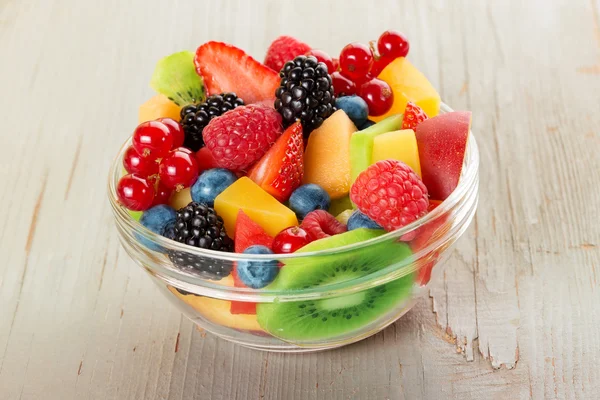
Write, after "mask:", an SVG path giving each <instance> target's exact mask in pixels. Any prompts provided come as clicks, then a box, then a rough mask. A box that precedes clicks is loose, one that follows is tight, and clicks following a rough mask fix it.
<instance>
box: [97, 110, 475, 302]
mask: <svg viewBox="0 0 600 400" xmlns="http://www.w3.org/2000/svg"><path fill="white" fill-rule="evenodd" d="M440 111H441V113H448V112H452V111H453V109H452V108H450V107H449V106H448V105H446V104H445V103H441V104H440ZM130 144H131V137H129V138H128V139H127V141H126V142H125V143H124V144H123V145H122V146H121V148H120V150H119V152H118V154H117V156H116V157H115V159H114V160H113V162H112V164H111V167H110V171H109V176H108V198H109V201H110V204H111V206H112V209H113V213H114V216H115V218H116V219H118V220H119V222H121V223H122V224H124V228H125V229H129V230H130V231H133V232H135V234H136V235H140V236H143V237H144V238H145V239H146V240H150V241H152V242H154V243H156V244H158V245H159V246H161V247H163V248H165V249H168V250H175V251H183V252H186V253H188V254H193V255H198V256H203V257H210V258H213V259H219V260H228V261H242V260H244V261H261V260H263V261H264V260H272V259H273V255H269V254H244V253H226V252H220V251H215V250H207V249H200V248H195V247H191V246H188V245H185V244H183V243H179V242H176V241H174V240H171V239H168V238H166V237H164V236H161V235H159V234H156V233H154V232H152V231H151V230H149V229H148V228H146V227H145V226H143V225H142V224H141V223H140V222H139V221H136V220H135V219H133V218H132V217H131V215H130V214H129V212H128V210H127V209H126V208H125V207H124V206H122V205H120V204H119V202H118V200H117V191H116V186H117V183H118V180H119V179H120V177H121V175H122V157H123V154H124V152H125V150H126V149H127V147H128V146H129V145H130ZM465 158H466V160H467V164H466V166H465V168H464V169H463V171H462V174H461V178H460V180H459V183H458V186H457V187H456V189H455V190H454V191H453V192H452V193H451V194H450V196H448V198H446V199H445V200H444V201H443V202H442V203H441V204H440V205H439V206H438V207H436V208H435V209H434V210H433V211H431V212H429V213H428V214H426V215H425V216H424V217H422V218H419V219H418V220H416V221H413V222H412V223H410V224H408V225H406V226H404V227H402V228H400V229H398V230H396V231H393V232H388V233H385V234H383V235H381V236H378V237H376V238H373V239H370V240H366V241H363V242H359V243H354V244H350V245H346V246H341V247H336V248H333V249H327V250H319V251H312V252H303V253H291V254H277V260H279V261H282V262H284V263H285V260H287V259H294V260H296V259H301V258H312V257H324V256H332V255H336V254H340V253H344V252H349V251H353V250H357V249H360V248H364V247H367V246H372V245H376V244H379V243H384V242H387V241H390V240H395V239H398V238H400V237H401V236H403V235H405V234H407V233H409V232H412V231H414V230H416V229H418V228H419V227H421V226H423V225H426V224H428V223H431V222H432V221H434V220H436V219H437V218H440V217H441V216H442V215H445V214H446V213H448V212H450V211H452V210H453V209H454V208H455V207H457V206H458V205H459V204H460V203H461V200H462V199H463V198H464V197H465V196H466V195H467V194H468V193H469V191H470V190H471V189H472V188H473V186H474V185H476V184H477V178H478V170H479V150H478V147H477V142H476V140H475V137H474V135H473V134H472V132H469V139H468V142H467V150H466V155H465ZM445 239H446V238H445V236H442V237H440V238H437V240H435V241H432V243H430V244H429V245H428V246H426V247H425V248H423V249H420V250H419V251H417V252H415V253H413V255H412V257H410V261H411V262H412V263H414V262H415V261H417V260H419V259H420V258H422V257H423V256H424V255H426V254H428V253H430V252H431V251H433V250H434V249H436V248H437V247H438V246H439V244H440V243H441V242H443V241H445ZM404 266H406V263H400V264H399V265H397V266H396V267H397V269H400V268H402V267H404ZM145 268H147V269H150V270H154V269H159V270H160V271H154V273H156V272H161V273H160V275H161V277H162V279H164V280H167V281H171V282H173V283H175V282H177V284H179V285H181V284H182V283H183V284H185V286H188V287H195V286H201V287H203V288H205V289H208V290H209V291H211V292H213V291H214V293H213V294H215V297H222V296H219V295H218V293H217V292H219V291H226V292H238V293H240V294H244V293H247V294H248V296H247V300H248V301H251V300H256V298H255V295H256V293H262V294H271V295H277V294H283V293H290V290H284V291H276V290H273V291H271V290H263V289H258V290H257V289H248V288H237V287H229V286H224V285H220V284H218V283H212V282H208V281H206V280H204V279H202V278H199V277H194V276H191V275H189V274H186V273H183V272H178V271H176V270H171V269H167V268H163V267H161V268H156V266H154V265H147V266H145ZM388 269H389V268H388V267H386V268H383V269H382V270H379V271H377V275H380V273H381V272H384V270H386V271H387V272H389V270H388ZM410 272H412V271H408V272H407V273H410ZM373 274H375V273H373ZM373 274H370V275H373ZM164 275H166V276H164ZM370 275H366V276H365V277H363V278H364V279H366V278H368V277H369V276H370ZM169 278H171V279H169ZM363 278H361V279H360V281H362V280H363ZM350 282H352V281H346V282H342V283H339V284H334V285H330V286H329V285H328V286H327V288H328V289H329V288H331V289H332V290H333V289H335V288H337V287H338V286H339V287H340V288H341V287H343V286H344V283H350ZM382 283H383V282H382ZM369 286H372V285H369ZM363 289H364V288H362V289H360V290H363ZM321 291H322V290H319V288H318V287H317V288H311V289H303V290H297V291H294V292H295V293H297V294H300V293H304V292H306V293H307V294H309V293H311V292H321ZM253 295H254V296H253ZM242 297H243V296H242Z"/></svg>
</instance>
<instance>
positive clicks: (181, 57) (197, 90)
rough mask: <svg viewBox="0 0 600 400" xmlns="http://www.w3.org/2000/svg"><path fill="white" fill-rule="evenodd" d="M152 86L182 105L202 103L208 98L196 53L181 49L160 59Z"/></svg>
mask: <svg viewBox="0 0 600 400" xmlns="http://www.w3.org/2000/svg"><path fill="white" fill-rule="evenodd" d="M150 87H152V89H154V90H156V91H157V92H158V93H160V94H163V95H165V96H167V97H168V98H169V100H171V101H172V102H174V103H175V104H177V105H178V106H180V107H183V106H185V105H188V104H192V103H201V102H203V101H204V99H205V98H206V93H205V90H204V81H203V80H202V77H201V76H200V75H198V74H197V73H196V67H195V66H194V53H192V52H191V51H180V52H179V53H174V54H171V55H170V56H166V57H164V58H162V59H160V60H159V61H158V63H157V64H156V68H155V69H154V74H152V79H151V80H150Z"/></svg>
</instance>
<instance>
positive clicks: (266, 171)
mask: <svg viewBox="0 0 600 400" xmlns="http://www.w3.org/2000/svg"><path fill="white" fill-rule="evenodd" d="M303 175H304V142H303V139H302V125H301V124H300V122H296V123H294V124H293V125H290V127H289V128H287V129H286V130H285V132H283V135H281V136H280V137H279V139H277V141H276V142H275V144H274V145H273V146H272V147H271V148H270V149H269V151H267V153H266V154H265V155H264V156H263V157H262V158H261V159H260V160H259V161H258V162H257V163H256V164H255V165H254V167H252V168H251V169H250V172H248V178H250V179H252V180H253V181H254V182H255V183H256V184H257V185H259V186H260V187H262V188H263V189H264V190H265V191H267V192H268V193H270V194H271V195H272V196H273V197H275V198H276V199H277V200H279V201H281V202H284V201H286V200H287V199H289V198H290V195H291V194H292V192H293V191H294V190H295V189H296V188H297V187H298V186H300V184H301V183H302V177H303Z"/></svg>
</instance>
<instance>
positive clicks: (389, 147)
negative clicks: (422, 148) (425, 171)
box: [371, 129, 421, 177]
mask: <svg viewBox="0 0 600 400" xmlns="http://www.w3.org/2000/svg"><path fill="white" fill-rule="evenodd" d="M388 159H389V160H398V161H402V162H404V163H405V164H406V165H408V166H409V167H410V168H412V170H413V171H415V173H416V174H417V175H419V177H420V176H421V163H420V162H419V148H418V147H417V139H416V138H415V132H413V130H412V129H403V130H401V131H393V132H387V133H384V134H382V135H379V136H377V137H375V139H373V156H372V159H371V162H372V163H376V162H377V161H381V160H388Z"/></svg>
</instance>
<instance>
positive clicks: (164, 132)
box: [131, 121, 173, 160]
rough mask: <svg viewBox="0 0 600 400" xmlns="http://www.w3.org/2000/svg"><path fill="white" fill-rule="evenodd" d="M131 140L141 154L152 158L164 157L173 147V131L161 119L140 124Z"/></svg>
mask: <svg viewBox="0 0 600 400" xmlns="http://www.w3.org/2000/svg"><path fill="white" fill-rule="evenodd" d="M131 141H132V143H133V147H134V148H135V150H136V151H137V152H138V154H139V155H141V156H142V157H148V158H151V159H152V160H156V159H157V158H162V157H164V156H165V155H166V154H167V153H168V152H169V151H171V149H172V147H173V136H172V135H171V131H170V130H169V128H168V127H167V126H166V125H165V124H163V123H162V122H159V121H147V122H142V123H141V124H139V125H138V126H137V128H135V131H134V132H133V136H132V140H131Z"/></svg>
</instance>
